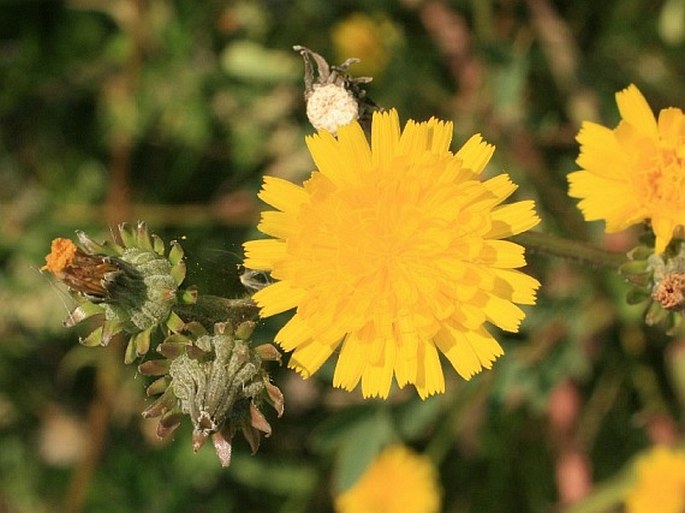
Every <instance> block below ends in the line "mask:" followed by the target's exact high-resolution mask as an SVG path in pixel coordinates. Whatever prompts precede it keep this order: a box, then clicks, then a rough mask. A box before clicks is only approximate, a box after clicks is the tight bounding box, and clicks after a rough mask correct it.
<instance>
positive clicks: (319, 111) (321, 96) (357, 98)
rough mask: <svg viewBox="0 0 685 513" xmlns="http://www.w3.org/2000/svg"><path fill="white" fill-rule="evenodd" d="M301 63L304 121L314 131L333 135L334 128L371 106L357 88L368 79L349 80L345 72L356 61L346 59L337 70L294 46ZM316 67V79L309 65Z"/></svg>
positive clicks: (335, 130)
mask: <svg viewBox="0 0 685 513" xmlns="http://www.w3.org/2000/svg"><path fill="white" fill-rule="evenodd" d="M293 49H294V50H295V51H297V52H300V54H301V55H302V58H303V59H304V84H305V88H304V99H305V101H306V103H307V118H308V119H309V122H310V123H311V124H312V126H313V127H314V128H316V129H317V130H328V131H329V132H331V133H332V134H334V135H335V133H336V132H337V130H338V128H339V127H341V126H343V125H347V124H348V123H350V122H352V121H356V120H358V119H360V118H361V117H363V116H364V115H365V113H366V110H367V107H369V105H370V104H371V103H372V102H370V101H369V100H368V99H367V98H366V92H365V91H364V90H363V89H362V88H361V86H362V85H363V84H366V83H368V82H370V81H371V78H369V77H356V78H354V77H352V76H351V75H350V74H349V73H348V68H349V67H350V66H351V65H352V64H355V63H356V62H358V61H359V59H356V58H350V59H347V60H346V61H345V62H343V63H342V64H340V65H339V66H330V65H329V64H328V63H327V62H326V60H325V59H324V58H323V57H322V56H321V55H319V54H318V53H316V52H313V51H311V50H310V49H309V48H305V47H304V46H294V47H293ZM312 60H313V61H314V63H315V64H316V75H317V76H316V78H315V76H314V75H315V73H314V67H313V66H312V62H311V61H312Z"/></svg>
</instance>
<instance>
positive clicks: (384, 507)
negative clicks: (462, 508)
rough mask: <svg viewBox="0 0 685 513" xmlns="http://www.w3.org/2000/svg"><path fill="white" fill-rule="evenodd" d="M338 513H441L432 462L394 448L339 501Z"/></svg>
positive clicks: (339, 498)
mask: <svg viewBox="0 0 685 513" xmlns="http://www.w3.org/2000/svg"><path fill="white" fill-rule="evenodd" d="M335 510H336V512H337V513H380V512H383V513H437V512H438V511H439V510H440V487H439V485H438V477H437V472H436V470H435V467H434V466H433V465H432V464H431V462H430V460H428V458H426V457H424V456H421V455H419V454H416V453H415V452H413V451H411V450H409V449H407V448H405V447H403V446H400V445H396V446H391V447H388V448H386V449H385V450H383V452H382V453H381V454H380V455H379V456H378V458H376V460H375V461H374V462H373V463H371V465H370V466H369V468H368V469H366V471H365V472H364V474H362V476H361V477H360V478H359V480H358V481H357V483H356V484H355V485H354V486H352V488H350V489H349V490H347V491H345V492H344V493H343V494H341V495H339V496H338V497H336V499H335Z"/></svg>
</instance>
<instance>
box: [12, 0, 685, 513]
mask: <svg viewBox="0 0 685 513" xmlns="http://www.w3.org/2000/svg"><path fill="white" fill-rule="evenodd" d="M295 44H301V45H305V46H307V47H309V48H311V49H313V50H315V51H317V52H319V53H321V54H322V55H323V56H324V57H326V58H327V60H328V61H329V62H330V63H340V62H342V61H344V60H345V59H346V58H348V57H358V58H360V59H361V63H359V64H357V65H354V66H353V67H352V68H351V73H352V74H353V75H357V76H360V75H367V76H373V77H374V80H373V82H372V83H371V84H369V85H368V87H367V91H368V94H369V96H370V97H371V98H372V99H373V100H375V101H376V102H377V103H378V104H379V105H381V106H384V107H396V108H397V109H398V110H399V113H400V117H401V118H402V120H403V121H406V120H407V119H409V118H413V119H417V120H425V119H428V118H429V117H431V116H436V117H439V118H442V119H449V120H453V121H454V123H455V137H454V142H453V145H454V146H453V147H454V148H455V149H456V148H458V146H459V145H460V144H462V143H463V142H464V141H466V139H467V138H468V137H469V136H470V135H471V134H473V133H475V132H480V133H482V134H483V136H484V137H485V139H486V140H488V141H489V142H491V143H493V144H495V145H496V147H497V151H496V153H495V157H494V159H493V161H492V163H491V165H490V167H489V172H491V173H493V174H494V173H499V172H501V171H502V170H506V171H507V172H509V173H510V174H511V175H512V177H513V179H514V181H515V182H516V183H518V184H520V189H519V191H518V192H517V196H518V197H519V198H534V199H535V200H536V201H537V203H538V209H539V212H540V214H541V217H542V218H543V220H544V221H543V223H542V225H541V226H540V227H538V228H537V230H542V231H546V232H549V233H554V234H557V235H560V236H564V237H570V238H575V239H582V240H586V241H591V242H593V243H595V244H597V245H601V246H603V247H606V248H610V249H616V250H627V249H629V248H630V247H632V246H633V245H634V244H635V236H634V234H633V233H630V232H629V233H624V234H619V235H617V236H612V237H610V238H608V237H605V236H603V233H602V229H603V226H602V225H601V223H592V224H587V223H585V222H584V221H583V220H582V217H581V215H580V213H579V211H578V210H577V208H576V206H575V202H574V201H572V200H571V199H569V198H568V197H567V196H566V190H567V185H566V174H567V173H568V172H570V171H572V170H574V169H575V164H574V160H575V158H576V157H577V153H578V147H577V144H576V142H575V140H574V137H575V135H576V133H577V131H578V128H579V126H580V123H581V121H582V120H595V121H598V122H601V123H603V124H605V125H608V126H611V127H613V126H615V124H616V122H617V121H618V113H617V109H616V105H615V101H614V93H615V92H616V91H618V90H620V89H623V88H624V87H625V86H627V85H628V84H630V83H635V84H636V85H637V86H638V87H639V88H640V89H641V91H642V92H643V93H644V94H645V96H646V97H647V98H648V101H649V102H650V104H651V106H652V107H653V108H654V109H655V111H658V110H659V109H660V108H663V107H666V106H682V105H683V104H685V101H684V100H685V98H684V96H683V91H684V90H685V59H684V58H683V57H684V56H685V0H666V1H661V0H629V1H625V0H608V1H605V2H594V1H590V0H576V1H561V0H559V1H552V0H451V1H448V0H428V1H422V0H400V1H397V0H396V1H391V0H366V1H363V2H362V1H352V0H345V1H339V2H329V1H327V0H292V1H286V0H244V1H230V0H222V1H217V0H206V1H197V0H65V1H56V0H45V1H41V0H0V305H2V307H1V308H0V513H4V512H8V513H42V512H54V511H66V512H69V513H79V512H91V511H92V512H116V513H133V512H146V513H147V512H150V513H152V512H194V513H204V512H214V511H222V512H231V511H240V512H255V513H257V512H272V513H273V512H283V513H299V512H301V513H305V512H328V511H332V497H333V496H334V495H335V494H336V493H337V492H338V491H339V490H340V489H341V487H344V486H348V485H349V484H350V482H351V480H352V479H353V477H354V476H356V475H357V474H358V473H359V471H360V470H361V469H363V468H364V466H365V465H366V464H367V463H368V461H369V459H370V458H371V457H372V455H373V454H375V452H376V451H377V450H378V448H379V447H381V446H383V445H385V444H387V443H388V442H390V441H397V440H401V441H403V442H404V443H406V444H408V445H411V446H412V447H414V448H415V449H416V450H418V451H421V452H422V451H426V453H427V454H429V455H430V456H431V458H432V459H433V461H435V462H436V463H437V464H438V468H439V471H440V476H441V486H442V488H443V510H444V511H445V512H478V513H500V512H502V513H504V512H510V511H511V512H514V511H516V512H548V511H562V510H563V509H564V508H565V507H566V506H568V505H570V504H573V503H574V502H575V501H577V500H578V499H580V498H582V497H585V496H587V495H588V494H591V493H592V492H593V490H594V491H597V490H603V489H606V488H605V487H606V486H609V487H610V486H611V483H614V482H616V479H617V477H616V476H620V475H621V471H622V469H623V468H624V466H625V465H626V463H627V462H628V461H629V460H630V458H631V457H632V456H634V455H635V454H637V453H638V452H639V451H640V450H642V449H643V448H645V447H647V446H649V445H650V444H652V443H656V442H664V441H665V442H668V441H672V440H673V439H675V438H676V437H677V436H678V431H679V429H680V430H682V407H683V401H684V400H685V343H683V342H681V341H679V340H678V339H677V338H676V339H674V338H673V337H667V336H665V335H664V334H663V333H661V332H660V331H659V330H656V329H647V328H645V326H644V323H643V321H642V317H641V316H642V311H643V309H642V308H641V307H639V306H637V307H629V306H627V305H626V304H625V301H624V296H625V292H626V290H627V287H626V285H625V284H624V283H623V282H622V281H621V279H620V278H619V277H618V276H615V275H614V274H613V273H611V272H606V271H603V270H600V269H588V268H583V267H581V266H579V265H577V264H575V263H573V262H565V261H561V260H558V259H550V258H548V257H546V256H544V255H541V254H535V253H533V254H530V255H529V258H528V259H529V263H530V269H529V272H530V273H531V274H533V275H534V276H536V277H537V278H538V279H539V280H540V281H541V282H542V283H543V286H542V289H541V292H540V298H539V304H538V306H537V307H536V308H534V309H530V308H529V309H528V310H527V311H528V317H527V319H526V321H525V323H524V326H523V330H522V332H521V334H518V335H516V336H511V335H508V336H505V335H504V334H498V335H497V336H498V338H499V340H500V341H501V342H502V344H503V346H504V347H505V350H506V355H505V356H504V357H503V358H501V359H500V360H499V361H498V362H497V364H496V365H495V367H494V370H493V371H492V372H485V373H484V374H481V375H479V376H477V377H475V378H474V379H473V380H472V381H470V382H468V383H467V382H464V381H462V380H460V379H459V378H457V377H456V376H455V373H449V376H450V377H449V378H448V383H447V393H446V394H444V395H442V396H439V397H433V398H431V399H429V400H426V401H421V400H419V399H418V398H417V396H416V394H415V392H414V391H413V390H409V389H408V388H407V389H405V390H402V391H397V390H395V392H394V393H393V394H392V396H391V399H390V400H389V401H386V402H381V401H369V400H367V401H363V400H362V399H361V395H360V393H359V391H356V392H355V393H346V392H342V391H340V390H333V389H332V388H331V386H330V382H331V376H332V366H331V365H330V363H331V362H329V365H328V366H327V367H325V368H324V369H323V370H322V372H320V373H319V374H317V376H316V377H314V378H312V379H310V380H308V381H302V380H301V379H300V378H299V377H298V376H296V375H295V374H294V373H293V372H292V371H289V370H287V369H285V368H280V369H278V368H273V372H274V376H273V377H274V381H275V382H276V383H277V384H278V385H279V386H280V387H281V388H282V390H283V391H284V393H285V397H286V413H285V415H284V417H283V418H281V419H278V420H276V419H273V418H271V417H270V421H273V422H272V425H273V427H274V434H273V435H272V437H271V438H269V439H266V440H264V441H263V443H262V447H261V449H260V451H259V453H258V454H257V455H256V456H250V453H249V448H248V447H247V444H246V443H245V442H244V441H243V440H242V439H238V438H236V441H235V444H234V456H233V463H232V464H231V467H230V468H228V469H222V468H221V467H220V466H219V462H218V460H217V459H216V456H215V455H214V453H213V451H212V450H211V448H210V447H204V448H203V449H202V450H201V451H200V452H199V453H198V454H196V455H194V454H193V453H192V450H191V448H190V429H189V427H190V426H189V423H187V422H186V423H185V424H184V425H183V426H182V427H181V428H180V429H179V430H178V431H177V432H176V433H175V434H174V439H173V440H171V441H164V442H162V441H160V440H158V439H157V438H156V436H155V434H154V429H155V425H156V422H155V420H154V419H153V420H150V421H145V420H143V419H142V418H141V416H140V411H141V410H142V409H143V408H144V407H145V404H146V398H145V397H144V383H145V380H144V379H143V378H142V377H141V376H137V375H136V372H135V369H134V368H133V367H134V366H131V367H125V366H124V365H123V363H122V348H121V347H117V346H116V344H113V345H111V346H109V347H108V348H106V349H102V348H100V349H88V348H85V347H81V346H79V345H78V342H77V341H78V337H79V335H83V333H80V332H79V331H78V330H68V329H66V328H63V326H62V320H63V318H64V317H65V316H66V315H67V313H68V311H69V310H70V308H71V307H72V306H73V300H72V299H71V298H70V297H69V295H68V294H67V293H66V292H65V289H64V288H63V287H62V286H61V285H60V284H57V283H55V282H54V280H53V279H51V278H50V277H49V276H47V275H44V274H41V273H40V272H39V268H40V266H41V265H42V264H43V262H44V260H43V259H44V255H45V254H46V253H48V251H49V246H50V241H51V240H52V239H53V238H54V237H57V236H64V237H71V236H73V233H74V230H76V229H82V230H85V231H86V232H87V233H89V234H90V235H91V236H93V237H94V238H96V239H104V238H106V237H107V236H108V234H109V232H110V227H112V226H115V225H116V223H119V222H121V221H131V222H133V221H136V220H138V219H143V220H145V221H147V223H148V225H149V226H150V229H151V231H152V232H154V233H158V234H159V235H160V236H162V238H164V239H165V240H167V241H169V240H171V239H178V240H180V241H181V242H182V245H183V246H184V248H185V249H186V253H187V256H188V265H189V273H188V278H187V283H195V284H197V285H198V286H199V288H200V290H201V291H203V292H208V293H215V294H221V295H225V296H229V297H239V296H241V295H242V294H244V289H242V288H241V286H240V282H239V280H238V270H237V268H236V266H237V264H238V263H239V262H240V261H241V256H242V254H241V246H240V245H241V243H242V241H244V240H247V239H249V238H252V237H254V236H255V235H256V230H255V223H256V221H257V219H258V215H259V210H260V208H261V206H260V204H259V202H258V200H257V198H256V196H255V193H256V191H257V190H258V188H259V185H260V181H261V177H262V176H263V175H265V174H269V175H276V176H281V177H284V178H288V179H290V180H293V181H300V180H302V179H303V178H304V177H305V176H306V175H307V174H308V173H309V172H310V171H311V169H312V166H313V164H312V162H311V160H310V157H309V155H308V153H307V151H306V147H305V145H304V136H305V135H306V134H309V133H311V132H312V129H311V127H310V126H308V124H307V122H306V117H305V115H304V101H303V95H302V94H303V81H302V77H303V63H302V59H301V57H300V56H299V55H298V54H297V53H296V52H294V51H293V50H292V46H293V45H295ZM281 323H282V319H275V320H273V321H269V322H268V323H265V324H264V325H263V326H260V332H259V335H258V337H257V338H258V339H259V340H260V341H268V340H269V339H270V337H272V336H273V333H274V331H275V329H277V327H278V326H280V324H281ZM274 367H275V366H274ZM603 487H604V488H603ZM620 510H621V509H620V507H618V506H615V505H614V504H613V503H612V502H611V501H609V503H608V504H607V505H606V506H602V507H601V508H599V509H595V510H593V511H620ZM587 511H590V510H587Z"/></svg>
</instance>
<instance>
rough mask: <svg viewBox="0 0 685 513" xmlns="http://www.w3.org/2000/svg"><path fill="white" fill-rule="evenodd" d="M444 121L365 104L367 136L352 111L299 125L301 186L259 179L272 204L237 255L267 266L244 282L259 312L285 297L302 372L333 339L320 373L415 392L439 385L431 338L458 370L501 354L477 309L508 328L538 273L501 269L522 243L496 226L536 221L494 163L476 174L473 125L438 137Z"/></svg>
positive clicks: (469, 370) (266, 312)
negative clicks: (324, 124)
mask: <svg viewBox="0 0 685 513" xmlns="http://www.w3.org/2000/svg"><path fill="white" fill-rule="evenodd" d="M451 138H452V124H451V123H446V122H442V121H438V120H436V119H431V120H430V121H428V122H426V123H416V122H414V121H409V123H407V125H406V127H405V129H404V131H403V132H401V131H400V125H399V118H398V115H397V112H396V111H394V110H392V111H390V112H387V113H382V114H381V113H376V114H374V117H373V121H372V135H371V146H370V147H369V143H368V142H367V140H366V137H365V135H364V132H363V131H362V129H361V127H360V126H359V124H358V123H356V122H355V123H352V124H350V125H346V126H343V127H341V128H340V129H339V131H338V138H337V139H336V138H334V137H333V136H332V135H331V134H330V133H328V132H326V131H321V132H319V133H318V134H317V135H313V136H310V137H308V138H307V145H308V147H309V150H310V152H311V154H312V157H313V159H314V162H315V163H316V165H317V167H318V170H317V171H314V172H313V173H312V175H311V177H310V179H309V180H307V181H306V182H305V184H304V187H299V186H297V185H294V184H292V183H290V182H287V181H285V180H281V179H278V178H273V177H266V178H265V179H264V185H263V189H262V190H261V191H260V194H259V197H260V198H261V199H262V200H264V201H265V202H266V203H268V204H269V205H272V206H273V207H275V208H276V209H277V210H278V211H267V212H263V213H262V220H261V222H260V224H259V229H260V230H261V231H262V232H263V233H265V234H267V235H270V236H272V237H274V239H267V240H256V241H250V242H246V243H245V252H246V260H245V267H247V268H250V269H261V270H270V271H271V272H272V276H273V278H274V279H277V280H280V281H278V282H276V283H274V284H272V285H269V286H268V287H266V288H264V289H262V290H260V291H259V292H257V293H256V294H255V295H254V300H255V302H256V303H257V304H258V305H259V306H260V308H261V315H262V316H263V317H267V316H270V315H274V314H277V313H280V312H285V311H287V310H290V309H293V308H295V309H296V312H295V314H294V315H293V316H292V318H291V319H290V320H289V322H288V323H287V324H286V325H285V326H284V327H283V328H282V329H281V331H280V332H279V333H278V334H277V335H276V342H277V343H278V344H280V345H281V347H283V349H285V350H286V351H293V350H294V353H293V354H292V356H291V359H290V364H289V365H290V366H291V367H293V368H295V369H296V370H297V371H298V372H300V374H302V376H304V377H305V378H306V377H309V376H310V375H311V374H313V373H314V372H316V371H317V369H319V367H320V366H321V365H322V364H323V363H324V362H325V361H326V360H327V359H328V358H329V357H330V356H331V355H332V354H333V352H334V351H336V350H337V349H338V347H340V354H339V357H338V363H337V366H336V369H335V375H334V378H333V384H334V385H335V386H337V387H342V388H344V389H346V390H353V389H354V388H355V387H356V386H357V384H358V383H359V381H360V380H361V384H362V393H363V395H364V396H365V397H370V396H380V397H383V398H385V397H387V396H388V393H389V390H390V385H391V383H392V379H393V374H394V376H395V378H396V379H397V383H398V385H399V386H400V387H403V386H404V385H405V384H407V383H411V384H413V385H414V386H416V388H417V390H418V392H419V394H420V395H421V396H422V397H427V396H429V395H431V394H434V393H436V392H443V391H444V388H445V384H444V378H443V374H442V369H441V365H440V358H439V355H438V350H440V351H442V352H443V353H444V354H445V356H446V357H447V359H448V360H449V361H450V362H451V363H452V365H453V366H454V368H455V369H456V370H457V372H458V373H459V374H461V375H462V376H463V377H464V378H466V379H468V378H470V377H471V376H473V375H474V374H475V373H477V372H479V371H480V370H481V369H482V368H483V367H485V368H488V369H489V368H491V367H492V362H493V361H494V360H495V359H496V358H497V357H498V356H500V355H501V354H502V348H501V347H500V345H499V344H498V343H497V341H496V340H495V339H494V338H493V337H492V336H491V335H490V334H489V333H488V332H487V331H486V329H485V327H484V323H486V322H490V323H492V324H495V325H496V326H499V327H500V328H502V329H504V330H508V331H512V332H515V331H517V330H518V327H519V324H520V322H521V320H522V319H523V317H524V313H523V311H522V310H521V309H520V308H518V307H517V306H516V305H514V303H521V304H533V303H534V302H535V291H536V289H537V287H538V286H539V283H538V282H537V280H535V279H534V278H531V277H529V276H527V275H526V274H523V273H522V272H520V271H517V270H515V268H517V267H521V266H523V265H525V259H524V255H523V248H522V247H521V246H519V245H517V244H514V243H513V242H509V241H504V240H500V239H502V238H503V237H507V236H509V235H512V234H516V233H520V232H522V231H524V230H527V229H529V228H530V227H532V226H534V225H535V224H537V223H538V221H539V219H538V218H537V216H536V215H535V211H534V204H533V202H532V201H520V202H517V203H513V204H510V205H501V203H502V202H503V201H504V200H505V198H507V197H508V196H509V195H511V194H512V193H513V192H514V190H515V189H516V186H515V185H514V184H513V183H512V182H511V180H510V179H509V177H508V176H507V175H499V176H497V177H495V178H492V179H490V180H487V181H485V182H481V181H479V179H478V177H479V175H480V173H481V172H482V171H483V168H484V167H485V165H486V164H487V162H488V161H489V159H490V157H491V155H492V153H493V151H494V148H493V147H492V146H490V145H488V144H486V143H485V142H483V141H482V139H481V138H480V136H478V135H475V136H473V137H472V138H471V139H470V140H469V141H468V142H467V143H466V144H465V145H464V147H463V148H462V149H461V150H459V151H458V152H457V153H456V154H452V153H451V152H450V151H449V149H448V148H449V145H450V141H451Z"/></svg>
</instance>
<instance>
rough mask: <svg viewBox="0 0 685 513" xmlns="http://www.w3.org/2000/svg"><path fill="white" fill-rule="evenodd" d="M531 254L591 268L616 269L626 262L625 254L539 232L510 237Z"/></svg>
mask: <svg viewBox="0 0 685 513" xmlns="http://www.w3.org/2000/svg"><path fill="white" fill-rule="evenodd" d="M512 240H513V241H514V242H517V243H519V244H521V245H523V246H525V247H526V249H528V250H529V251H530V252H532V253H545V254H548V255H553V256H558V257H562V258H567V259H569V260H574V261H576V262H579V263H583V264H588V265H590V266H592V267H609V268H612V269H616V270H617V269H618V268H619V267H621V265H623V264H625V263H626V262H627V261H628V257H627V256H626V255H625V253H621V252H618V251H607V250H605V249H601V248H598V247H595V246H591V245H590V244H586V243H584V242H580V241H575V240H568V239H562V238H560V237H556V236H554V235H549V234H546V233H540V232H525V233H520V234H518V235H515V236H514V237H512Z"/></svg>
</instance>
